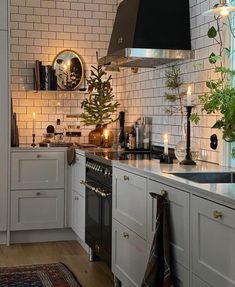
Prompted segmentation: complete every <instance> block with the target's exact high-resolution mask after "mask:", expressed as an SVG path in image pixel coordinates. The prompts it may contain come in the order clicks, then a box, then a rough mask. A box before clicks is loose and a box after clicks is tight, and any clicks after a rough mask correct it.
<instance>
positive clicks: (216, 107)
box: [192, 16, 235, 141]
mask: <svg viewBox="0 0 235 287" xmlns="http://www.w3.org/2000/svg"><path fill="white" fill-rule="evenodd" d="M215 21H216V26H212V27H210V29H209V30H208V33H207V35H208V37H209V38H211V39H214V40H215V42H217V43H218V45H219V53H218V54H215V53H211V54H210V56H209V62H210V63H211V64H212V65H214V71H215V73H216V74H217V75H218V77H217V79H216V80H208V81H207V82H206V86H207V88H208V89H209V91H208V92H206V93H205V94H204V95H201V96H199V103H200V104H202V110H203V111H206V113H207V114H214V113H215V114H216V113H219V114H220V118H219V119H218V120H217V121H216V122H215V124H214V125H213V126H212V128H217V129H220V130H221V131H222V134H223V139H224V140H226V141H235V88H234V87H233V86H232V84H233V78H234V75H235V71H234V70H232V69H230V68H228V67H226V65H225V62H226V59H228V58H229V57H230V56H231V54H232V53H233V51H231V50H230V48H228V47H226V45H225V43H224V40H223V35H222V30H223V29H224V28H227V30H229V31H230V34H231V36H232V38H235V34H234V30H233V28H232V25H231V20H230V18H229V17H227V23H224V21H223V20H222V17H221V16H215ZM198 120H199V117H198V115H197V114H193V116H192V121H194V122H195V123H197V122H198Z"/></svg>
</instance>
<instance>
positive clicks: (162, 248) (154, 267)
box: [141, 193, 173, 287]
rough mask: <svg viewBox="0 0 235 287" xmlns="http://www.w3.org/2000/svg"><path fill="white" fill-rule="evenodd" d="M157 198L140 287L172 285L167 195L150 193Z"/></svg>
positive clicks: (166, 286)
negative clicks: (150, 243)
mask: <svg viewBox="0 0 235 287" xmlns="http://www.w3.org/2000/svg"><path fill="white" fill-rule="evenodd" d="M150 195H151V196H152V197H154V198H156V199H157V218H156V231H155V235H154V239H153V243H152V247H151V251H150V256H149V260H148V264H147V268H146V271H145V275H144V279H143V282H142V285H141V287H173V283H172V279H171V269H170V244H169V239H170V226H169V204H168V199H167V195H163V196H160V195H157V194H155V193H150Z"/></svg>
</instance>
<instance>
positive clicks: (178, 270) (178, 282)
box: [172, 263, 190, 287]
mask: <svg viewBox="0 0 235 287" xmlns="http://www.w3.org/2000/svg"><path fill="white" fill-rule="evenodd" d="M172 279H173V282H174V287H189V286H190V273H189V270H187V269H186V268H184V267H183V266H182V265H181V264H179V263H175V266H174V270H172Z"/></svg>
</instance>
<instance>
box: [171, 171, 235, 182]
mask: <svg viewBox="0 0 235 287" xmlns="http://www.w3.org/2000/svg"><path fill="white" fill-rule="evenodd" d="M170 174H172V175H174V176H177V177H181V178H184V179H187V180H190V181H194V182H197V183H235V172H185V173H184V172H173V173H170Z"/></svg>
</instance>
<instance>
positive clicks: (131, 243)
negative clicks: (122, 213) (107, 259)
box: [112, 220, 148, 287]
mask: <svg viewBox="0 0 235 287" xmlns="http://www.w3.org/2000/svg"><path fill="white" fill-rule="evenodd" d="M147 260H148V254H147V242H146V241H145V240H143V239H142V238H141V237H139V236H138V235H136V234H135V233H134V232H132V231H130V230H129V229H128V228H126V227H125V226H123V225H122V224H120V223H119V222H117V221H116V220H113V232H112V272H113V273H114V274H115V276H116V277H118V279H119V280H120V281H121V282H122V286H125V287H133V286H136V287H137V286H141V282H142V280H143V277H144V273H145V269H146V266H147Z"/></svg>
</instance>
